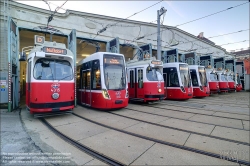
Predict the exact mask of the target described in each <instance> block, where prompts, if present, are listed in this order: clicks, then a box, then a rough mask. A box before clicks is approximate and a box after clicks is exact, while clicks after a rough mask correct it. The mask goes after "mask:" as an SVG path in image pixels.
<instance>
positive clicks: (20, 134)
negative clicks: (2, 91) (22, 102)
mask: <svg viewBox="0 0 250 166" xmlns="http://www.w3.org/2000/svg"><path fill="white" fill-rule="evenodd" d="M0 113H1V114H0V118H1V120H0V122H1V137H0V138H1V165H25V164H28V162H30V164H31V165H45V164H43V163H38V164H37V163H36V159H35V158H36V157H37V158H38V157H44V158H45V160H47V161H49V159H48V158H47V156H46V155H43V151H42V150H41V148H39V146H37V145H36V143H35V142H34V141H33V140H32V139H31V137H30V136H29V134H28V133H27V132H26V130H25V129H24V127H23V124H22V122H21V120H20V117H19V111H13V112H7V110H6V109H1V111H0ZM28 153H34V155H32V156H31V155H29V156H30V159H28V157H27V154H28ZM40 154H42V155H40ZM46 165H48V164H46Z"/></svg>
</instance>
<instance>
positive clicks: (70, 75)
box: [58, 74, 72, 82]
mask: <svg viewBox="0 0 250 166" xmlns="http://www.w3.org/2000/svg"><path fill="white" fill-rule="evenodd" d="M70 76H72V74H71V75H68V76H66V77H63V78H61V79H59V80H58V82H59V81H61V80H64V79H65V78H68V77H70Z"/></svg>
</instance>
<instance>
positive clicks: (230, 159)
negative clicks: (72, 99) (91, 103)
mask: <svg viewBox="0 0 250 166" xmlns="http://www.w3.org/2000/svg"><path fill="white" fill-rule="evenodd" d="M73 115H75V116H77V117H79V118H81V119H83V120H86V121H88V122H91V123H94V124H96V125H99V126H101V127H106V128H109V129H111V130H115V131H118V132H121V133H124V134H127V135H131V136H135V137H138V138H141V139H145V140H149V141H153V142H155V143H159V144H163V145H167V146H171V147H175V148H178V149H182V150H186V151H190V152H194V153H198V154H202V155H206V156H210V157H214V158H218V159H222V158H221V155H220V154H217V153H213V152H208V151H205V150H200V149H197V148H192V147H188V146H184V145H181V144H176V143H171V142H168V141H162V140H159V139H155V138H151V137H148V136H144V135H140V134H136V133H133V132H129V131H125V130H123V129H119V128H116V127H112V126H109V125H106V124H103V123H100V122H97V121H94V120H92V119H89V118H86V117H83V116H81V115H78V114H76V113H73ZM228 161H231V162H234V163H237V164H243V165H250V162H249V161H246V160H240V159H239V160H238V161H236V160H235V159H233V158H228Z"/></svg>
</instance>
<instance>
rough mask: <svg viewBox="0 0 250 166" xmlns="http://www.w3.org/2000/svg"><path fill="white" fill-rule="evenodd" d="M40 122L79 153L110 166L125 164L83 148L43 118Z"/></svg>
mask: <svg viewBox="0 0 250 166" xmlns="http://www.w3.org/2000/svg"><path fill="white" fill-rule="evenodd" d="M73 114H74V113H73ZM40 120H41V121H42V122H43V124H44V125H45V126H47V127H48V128H49V129H50V130H51V131H52V132H53V133H55V134H56V135H57V136H59V137H60V138H62V139H63V140H65V141H66V142H68V143H70V144H72V145H73V146H75V147H77V148H78V149H80V150H81V151H84V152H86V153H87V154H89V155H91V156H93V157H94V158H97V159H98V160H101V161H103V162H105V163H107V164H110V165H115V166H123V165H125V164H122V163H120V162H118V161H116V160H114V159H112V158H110V157H107V156H105V155H103V154H100V153H98V152H97V151H94V150H92V149H90V148H89V147H87V146H84V145H82V144H80V143H78V142H77V141H75V140H73V139H72V138H70V137H68V136H66V135H64V134H63V133H61V132H60V131H58V130H56V129H55V128H54V127H53V126H52V125H51V124H49V123H48V122H47V121H46V120H45V119H44V118H40Z"/></svg>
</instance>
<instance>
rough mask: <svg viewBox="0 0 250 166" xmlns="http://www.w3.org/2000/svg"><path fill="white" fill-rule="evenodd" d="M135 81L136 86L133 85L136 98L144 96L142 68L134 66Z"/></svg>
mask: <svg viewBox="0 0 250 166" xmlns="http://www.w3.org/2000/svg"><path fill="white" fill-rule="evenodd" d="M135 76H136V79H135V80H136V81H137V86H136V87H135V91H136V98H142V99H143V98H144V89H143V68H136V74H135Z"/></svg>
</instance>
